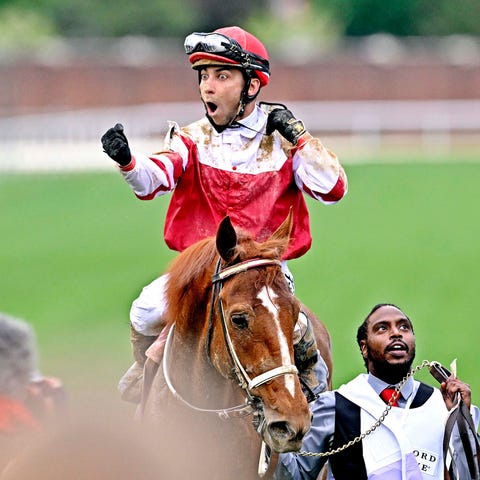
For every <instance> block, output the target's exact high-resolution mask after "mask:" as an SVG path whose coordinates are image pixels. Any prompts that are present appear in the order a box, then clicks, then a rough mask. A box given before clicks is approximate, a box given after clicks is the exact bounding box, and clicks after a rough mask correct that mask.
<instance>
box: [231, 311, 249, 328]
mask: <svg viewBox="0 0 480 480" xmlns="http://www.w3.org/2000/svg"><path fill="white" fill-rule="evenodd" d="M230 319H231V320H232V323H233V324H234V325H236V326H237V327H238V328H247V327H248V314H246V313H234V314H232V316H231V317H230Z"/></svg>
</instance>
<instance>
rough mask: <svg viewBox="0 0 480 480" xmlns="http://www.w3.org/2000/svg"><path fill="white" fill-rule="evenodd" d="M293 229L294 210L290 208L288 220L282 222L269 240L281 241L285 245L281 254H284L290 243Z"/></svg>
mask: <svg viewBox="0 0 480 480" xmlns="http://www.w3.org/2000/svg"><path fill="white" fill-rule="evenodd" d="M292 228H293V209H292V207H290V211H289V212H288V216H287V218H286V219H285V220H284V221H283V222H282V224H281V225H280V226H279V227H278V228H277V229H276V230H275V231H274V232H273V234H272V235H271V237H270V238H269V240H275V241H280V242H283V243H284V244H285V247H284V249H283V251H282V252H281V253H283V252H284V251H285V250H286V248H287V246H288V242H289V241H290V234H291V233H292Z"/></svg>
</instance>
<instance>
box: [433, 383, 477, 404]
mask: <svg viewBox="0 0 480 480" xmlns="http://www.w3.org/2000/svg"><path fill="white" fill-rule="evenodd" d="M440 391H441V392H442V395H443V400H444V402H445V405H446V406H447V408H448V410H451V409H452V408H453V407H454V406H455V405H456V404H457V403H458V396H460V397H461V399H462V400H463V403H464V404H465V405H466V407H467V408H470V405H471V404H472V391H471V390H470V386H469V385H467V384H466V383H463V382H461V381H460V380H459V379H458V378H455V377H453V376H452V377H450V378H448V379H447V380H446V381H445V382H443V383H442V384H441V385H440Z"/></svg>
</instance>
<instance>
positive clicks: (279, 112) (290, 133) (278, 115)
mask: <svg viewBox="0 0 480 480" xmlns="http://www.w3.org/2000/svg"><path fill="white" fill-rule="evenodd" d="M274 130H278V133H280V135H282V137H284V138H285V139H287V140H288V141H289V142H290V143H293V145H296V144H297V142H298V139H299V138H300V137H301V136H302V135H303V134H304V133H305V131H306V130H305V126H304V125H303V122H302V121H301V120H297V119H296V118H295V117H294V116H293V113H292V112H291V111H290V110H288V109H286V108H275V109H274V110H272V111H271V112H270V113H269V114H268V119H267V127H266V129H265V133H266V134H267V135H271V134H272V133H273V131H274Z"/></svg>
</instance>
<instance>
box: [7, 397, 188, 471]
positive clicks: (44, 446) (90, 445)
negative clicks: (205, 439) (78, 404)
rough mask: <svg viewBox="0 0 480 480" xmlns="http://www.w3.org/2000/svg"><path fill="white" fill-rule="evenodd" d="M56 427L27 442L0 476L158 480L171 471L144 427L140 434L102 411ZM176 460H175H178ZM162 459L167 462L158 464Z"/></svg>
mask: <svg viewBox="0 0 480 480" xmlns="http://www.w3.org/2000/svg"><path fill="white" fill-rule="evenodd" d="M99 410H101V413H98V412H97V413H94V414H91V415H88V416H83V414H79V413H78V412H76V414H75V419H74V420H70V421H67V422H64V423H62V424H61V425H57V428H55V429H53V430H50V431H49V432H46V433H44V434H42V435H40V436H38V437H37V438H36V440H35V441H34V442H31V444H30V446H29V448H28V449H25V450H24V451H23V452H22V454H20V455H18V456H17V457H16V458H15V460H14V461H12V462H11V463H10V464H9V466H8V467H7V468H6V470H5V472H4V474H3V475H1V476H0V478H1V480H97V479H98V480H135V479H138V480H159V479H173V478H175V474H174V472H172V471H168V470H165V467H164V465H162V463H161V461H160V460H161V458H162V457H163V451H162V449H159V448H158V442H155V439H154V438H152V437H150V436H149V435H148V433H147V429H145V428H143V429H142V430H141V432H140V430H139V429H138V428H136V426H134V425H132V424H129V422H128V421H127V422H126V421H125V419H124V418H123V419H119V418H118V419H113V417H110V416H109V414H108V413H107V412H108V411H106V410H105V406H103V407H102V408H101V409H99ZM179 462H180V459H179ZM163 463H167V462H163Z"/></svg>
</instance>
